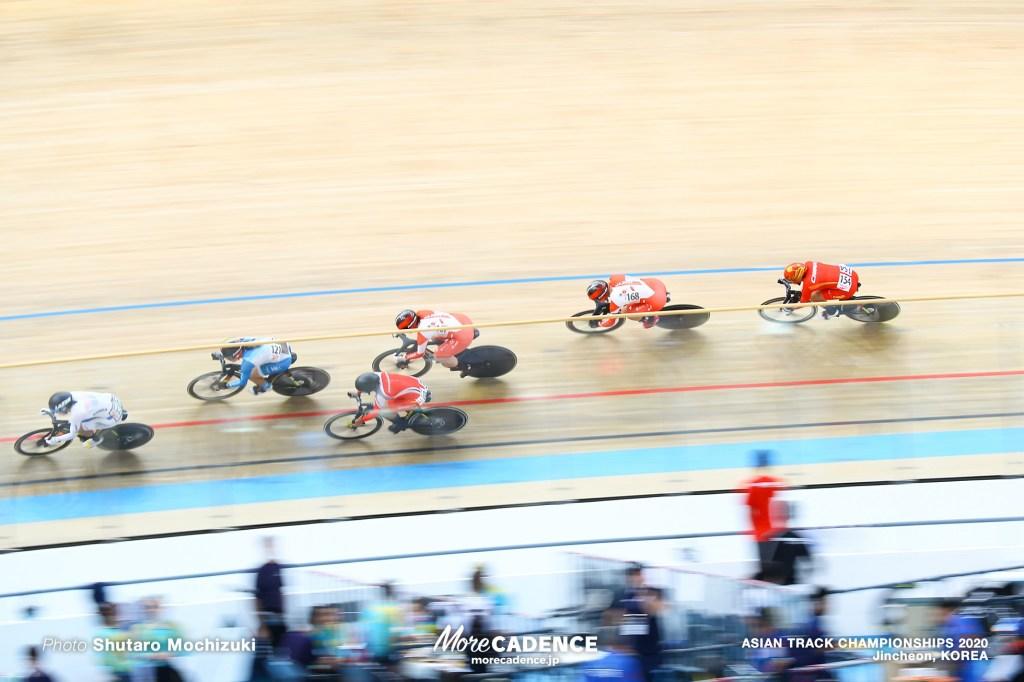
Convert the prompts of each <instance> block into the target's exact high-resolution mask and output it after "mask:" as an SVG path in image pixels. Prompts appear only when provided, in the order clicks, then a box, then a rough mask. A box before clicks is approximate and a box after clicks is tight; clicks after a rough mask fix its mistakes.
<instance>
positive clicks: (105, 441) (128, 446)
mask: <svg viewBox="0 0 1024 682" xmlns="http://www.w3.org/2000/svg"><path fill="white" fill-rule="evenodd" d="M151 440H153V429H152V428H151V427H149V426H146V425H145V424H133V423H130V422H129V423H125V424H118V425H117V426H111V427H110V428H109V429H104V430H103V431H101V432H100V437H99V439H98V441H97V443H96V447H98V448H102V449H103V450H134V449H135V448H141V447H142V446H143V445H145V444H146V443H148V442H149V441H151Z"/></svg>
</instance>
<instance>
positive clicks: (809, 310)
mask: <svg viewBox="0 0 1024 682" xmlns="http://www.w3.org/2000/svg"><path fill="white" fill-rule="evenodd" d="M785 302H786V298H785V297H784V296H780V297H778V298H769V299H768V300H767V301H765V302H764V303H762V304H761V305H773V304H776V303H780V304H781V303H785ZM817 313H818V309H817V308H816V307H815V306H808V307H806V308H790V307H788V306H785V305H780V306H779V307H778V308H760V309H759V310H758V311H757V314H758V315H760V316H761V317H763V318H764V319H766V320H768V321H769V322H783V323H785V324H799V323H801V322H806V321H807V320H809V319H811V318H812V317H814V316H815V315H816V314H817Z"/></svg>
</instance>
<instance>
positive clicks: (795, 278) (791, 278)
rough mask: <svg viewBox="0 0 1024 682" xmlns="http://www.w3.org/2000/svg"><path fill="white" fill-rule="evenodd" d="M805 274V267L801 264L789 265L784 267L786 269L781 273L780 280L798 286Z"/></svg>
mask: <svg viewBox="0 0 1024 682" xmlns="http://www.w3.org/2000/svg"><path fill="white" fill-rule="evenodd" d="M806 273H807V266H806V265H804V264H803V263H790V264H789V265H787V266H786V269H785V270H783V271H782V278H783V279H784V280H786V281H787V282H792V283H793V284H800V283H801V282H803V281H804V275H805V274H806Z"/></svg>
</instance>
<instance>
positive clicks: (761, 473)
mask: <svg viewBox="0 0 1024 682" xmlns="http://www.w3.org/2000/svg"><path fill="white" fill-rule="evenodd" d="M771 458H772V453H771V451H770V450H755V451H754V462H755V466H756V467H757V476H755V477H754V478H752V479H750V480H749V481H747V482H746V485H745V486H744V487H743V488H741V489H740V492H741V493H743V494H744V504H746V506H747V508H748V509H749V510H750V527H751V533H752V534H753V536H754V542H756V543H757V558H758V561H759V563H760V570H759V571H758V575H759V576H763V574H764V573H765V568H766V565H767V562H768V559H769V557H768V556H767V552H768V548H769V542H770V541H771V539H772V536H773V535H774V534H775V531H776V530H777V529H776V528H775V525H774V524H773V523H772V517H771V505H772V498H774V497H775V495H776V493H779V492H782V491H783V490H785V489H786V484H785V483H784V482H783V481H782V479H779V478H776V477H774V476H772V475H771V474H769V473H768V468H769V467H770V466H771Z"/></svg>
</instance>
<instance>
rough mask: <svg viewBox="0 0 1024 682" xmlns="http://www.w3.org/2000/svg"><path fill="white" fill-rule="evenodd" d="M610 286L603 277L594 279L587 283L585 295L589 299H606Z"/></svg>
mask: <svg viewBox="0 0 1024 682" xmlns="http://www.w3.org/2000/svg"><path fill="white" fill-rule="evenodd" d="M610 291H611V287H609V286H608V282H606V281H604V280H603V279H595V280H594V281H593V282H591V283H590V284H588V285H587V297H588V298H589V299H590V300H591V301H607V300H608V292H610Z"/></svg>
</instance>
